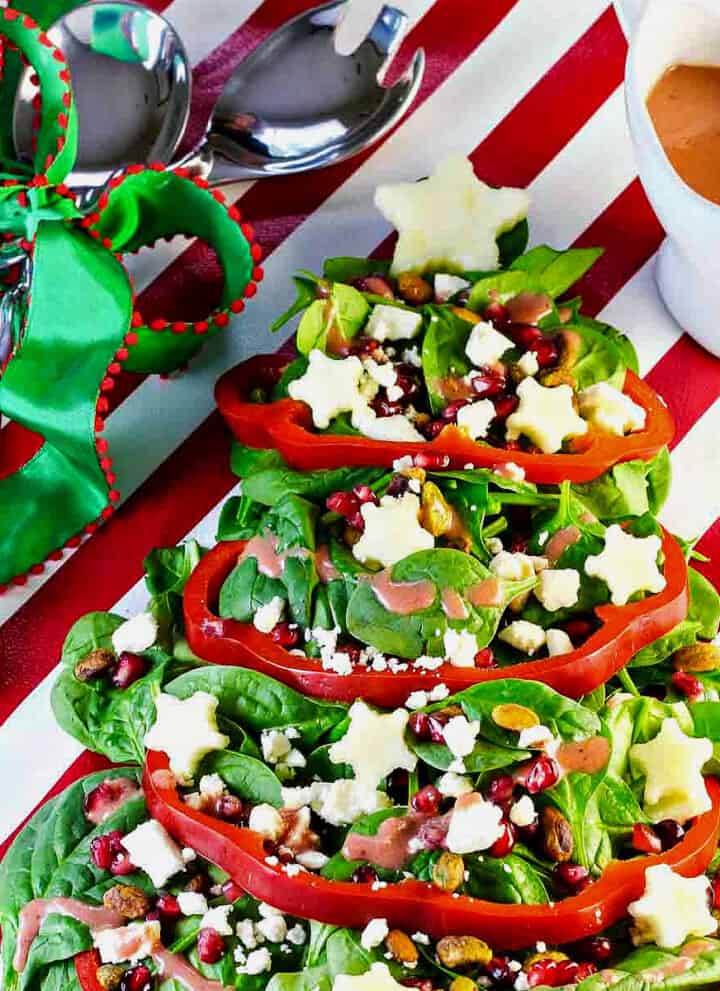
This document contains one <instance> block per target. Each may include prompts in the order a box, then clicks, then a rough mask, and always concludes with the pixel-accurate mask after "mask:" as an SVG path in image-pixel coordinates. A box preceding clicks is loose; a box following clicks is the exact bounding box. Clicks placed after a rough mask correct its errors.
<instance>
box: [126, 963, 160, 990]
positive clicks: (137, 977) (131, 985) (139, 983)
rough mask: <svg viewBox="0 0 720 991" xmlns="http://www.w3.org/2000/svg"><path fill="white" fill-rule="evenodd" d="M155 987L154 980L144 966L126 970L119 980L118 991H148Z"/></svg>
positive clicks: (139, 965)
mask: <svg viewBox="0 0 720 991" xmlns="http://www.w3.org/2000/svg"><path fill="white" fill-rule="evenodd" d="M154 986H155V978H154V977H153V975H152V974H151V973H150V970H149V968H148V967H146V966H145V965H144V964H138V965H137V966H136V967H131V968H130V970H126V971H125V973H124V974H123V976H122V977H121V979H120V991H150V988H152V987H154Z"/></svg>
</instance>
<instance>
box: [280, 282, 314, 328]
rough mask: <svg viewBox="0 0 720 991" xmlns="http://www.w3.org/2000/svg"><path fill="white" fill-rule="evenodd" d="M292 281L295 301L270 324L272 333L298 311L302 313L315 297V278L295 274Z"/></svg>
mask: <svg viewBox="0 0 720 991" xmlns="http://www.w3.org/2000/svg"><path fill="white" fill-rule="evenodd" d="M293 282H294V283H295V292H296V298H295V302H294V303H292V304H291V306H289V307H288V309H287V310H285V312H284V313H281V314H280V316H279V317H278V318H277V319H276V320H273V322H272V323H271V324H270V330H271V331H273V333H275V332H276V331H278V330H281V329H282V328H283V327H284V326H285V324H286V323H288V321H290V320H292V318H293V317H294V316H297V314H298V313H302V311H303V310H305V309H307V307H308V306H310V305H311V304H312V303H313V301H314V300H315V299H316V298H317V279H316V278H315V277H312V278H309V277H308V276H306V275H295V276H293Z"/></svg>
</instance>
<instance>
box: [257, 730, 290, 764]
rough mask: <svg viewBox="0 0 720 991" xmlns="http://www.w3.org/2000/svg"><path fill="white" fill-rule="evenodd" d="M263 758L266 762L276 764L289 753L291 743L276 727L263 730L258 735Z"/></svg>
mask: <svg viewBox="0 0 720 991" xmlns="http://www.w3.org/2000/svg"><path fill="white" fill-rule="evenodd" d="M260 746H261V748H262V755H263V760H265V761H266V762H267V763H268V764H277V762H278V761H279V760H282V759H283V757H287V755H288V754H289V753H290V750H291V745H290V741H289V740H288V738H287V736H286V735H285V734H284V733H282V732H281V731H280V730H277V729H267V730H263V731H262V733H261V735H260Z"/></svg>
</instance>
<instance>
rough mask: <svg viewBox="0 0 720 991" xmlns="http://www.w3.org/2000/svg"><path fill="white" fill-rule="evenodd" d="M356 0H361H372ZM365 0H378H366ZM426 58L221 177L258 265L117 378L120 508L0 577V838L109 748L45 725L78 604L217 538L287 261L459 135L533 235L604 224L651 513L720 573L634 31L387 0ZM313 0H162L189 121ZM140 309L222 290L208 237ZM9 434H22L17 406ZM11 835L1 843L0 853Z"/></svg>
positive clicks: (140, 274) (403, 56) (605, 309)
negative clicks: (649, 177) (370, 99)
mask: <svg viewBox="0 0 720 991" xmlns="http://www.w3.org/2000/svg"><path fill="white" fill-rule="evenodd" d="M363 2H365V0H363ZM368 2H369V0H368ZM398 4H399V6H401V7H403V8H404V9H405V10H406V11H407V13H408V14H409V15H410V20H411V30H410V32H409V35H408V37H407V39H406V42H405V44H404V46H403V49H402V50H401V53H400V55H399V57H398V66H401V65H403V64H406V63H407V60H408V57H409V55H410V54H411V53H412V51H414V49H415V48H416V47H417V46H419V45H422V46H423V47H424V48H425V49H426V52H427V56H428V68H427V72H426V76H425V80H424V83H423V87H422V90H421V93H420V96H419V98H418V100H417V101H416V103H415V105H414V106H413V108H412V112H411V113H410V115H409V116H408V117H407V119H406V120H405V121H404V122H403V123H402V125H401V126H400V127H399V128H398V129H397V130H396V131H395V132H394V133H393V134H392V135H390V136H389V137H388V138H387V139H386V140H385V141H384V142H383V143H382V144H381V145H379V146H377V147H375V148H373V149H372V151H371V152H369V153H366V154H364V155H362V156H360V157H359V158H355V159H353V160H352V161H350V162H345V163H342V164H340V165H337V166H335V167H333V168H330V169H327V170H325V171H322V172H317V173H313V174H311V175H307V176H298V177H295V178H290V179H281V180H274V181H260V182H257V183H254V184H250V183H243V184H238V185H237V186H236V187H230V189H229V190H228V192H229V194H230V198H231V199H234V200H236V201H237V203H238V206H239V207H240V209H241V210H242V212H243V214H244V216H245V219H247V220H249V221H251V222H252V223H253V224H254V226H255V228H256V231H257V236H258V239H259V241H260V242H261V243H262V244H263V246H264V247H265V250H266V254H267V257H266V261H265V262H264V265H265V273H266V274H265V282H264V285H263V286H262V287H261V292H260V293H259V294H258V296H257V298H256V299H254V300H253V301H252V303H251V305H250V306H249V307H248V310H247V312H246V314H245V315H243V316H242V317H241V318H239V319H237V321H236V323H235V325H234V326H233V327H231V328H230V331H229V332H228V333H227V334H225V335H224V336H222V337H220V338H219V339H217V340H215V341H213V342H212V343H211V344H210V346H208V347H207V349H206V350H205V351H204V353H203V354H202V356H201V357H200V358H199V359H198V360H196V361H195V362H194V363H193V367H192V369H191V371H190V372H189V373H187V374H185V375H183V376H181V377H180V378H177V379H172V380H161V379H159V378H147V379H142V378H141V377H139V376H133V377H130V376H128V377H126V378H125V379H124V380H122V387H121V388H120V389H118V390H116V392H115V393H114V400H113V401H114V403H115V406H114V409H113V412H112V415H111V416H110V419H109V426H108V434H107V435H108V437H109V440H110V443H111V449H112V453H113V456H114V461H115V465H116V470H117V475H118V484H119V487H120V489H121V490H122V492H123V494H124V502H123V503H122V505H121V508H120V509H119V511H118V513H117V515H116V516H115V518H114V519H113V520H112V521H111V523H110V524H109V525H108V526H107V527H105V528H104V529H103V530H102V531H100V532H99V533H98V534H96V535H95V536H94V537H92V538H91V539H89V540H88V541H87V542H86V543H84V544H83V545H82V546H81V547H79V548H77V549H75V550H73V551H71V552H70V553H67V554H66V555H65V556H64V558H63V560H62V561H60V562H58V563H57V564H55V565H53V566H52V567H51V568H49V569H47V570H46V571H45V572H44V573H43V574H42V575H40V576H37V577H33V578H32V579H31V580H30V581H29V582H28V584H27V585H26V586H24V587H21V588H14V589H12V590H11V591H10V592H9V593H8V594H6V595H5V596H3V597H2V598H0V722H3V727H2V730H0V780H1V781H2V782H3V788H2V797H1V798H0V810H1V812H0V842H2V841H4V843H5V845H6V844H7V842H8V840H9V838H10V837H11V836H12V834H13V833H14V831H15V830H16V829H17V827H18V826H19V825H20V824H21V823H22V822H23V821H24V820H25V819H26V817H27V816H28V815H29V814H30V813H31V812H32V811H33V810H34V809H35V807H36V806H37V805H38V804H39V803H41V802H42V801H43V800H44V798H45V797H46V796H47V795H48V794H49V793H52V792H53V791H55V790H57V789H58V788H60V787H62V786H63V785H65V784H67V783H68V782H69V781H70V780H72V779H73V778H75V777H77V776H78V775H79V774H82V773H86V772H88V771H89V770H91V769H94V768H95V767H99V766H102V761H101V760H100V759H99V758H97V757H94V756H92V755H90V754H88V753H87V752H82V750H81V748H80V747H79V746H78V745H77V744H76V743H75V742H74V741H73V740H71V739H70V738H68V737H66V736H65V735H64V734H63V733H62V732H61V731H60V730H59V729H58V728H57V727H56V726H55V724H54V721H53V718H52V715H51V712H50V705H49V698H50V687H51V684H52V681H53V679H54V677H55V667H56V664H57V658H58V655H59V650H60V646H61V644H62V641H63V637H64V635H65V633H66V631H67V629H68V627H69V626H70V624H71V623H72V622H73V621H74V620H75V619H77V618H78V616H80V615H81V614H82V613H84V612H87V611H88V610H92V609H111V608H117V609H118V611H120V612H131V611H133V610H137V609H138V608H141V607H142V603H143V592H142V585H141V582H140V581H139V580H140V578H141V574H142V567H141V565H142V559H143V556H144V555H145V554H146V553H147V552H148V551H149V550H150V549H151V548H152V547H153V546H155V545H167V544H174V543H175V542H176V541H179V540H182V539H183V537H185V536H186V535H187V534H188V533H193V534H195V535H198V536H199V537H200V538H201V539H205V540H207V541H210V540H211V539H212V534H213V532H214V526H215V521H216V519H217V513H218V508H219V504H220V503H222V501H223V500H224V499H225V497H226V496H227V495H228V494H229V492H230V491H231V489H232V488H233V486H234V484H235V482H236V479H234V478H233V476H232V475H231V474H230V471H229V468H228V441H227V437H226V435H225V433H224V431H223V428H222V424H221V421H220V418H219V416H218V414H217V413H215V412H214V411H213V398H212V386H213V384H214V382H215V380H216V379H217V377H218V376H219V375H220V374H221V373H222V372H223V371H224V370H225V369H226V368H228V367H230V366H232V365H234V364H235V363H237V362H238V361H240V360H241V359H243V358H245V357H247V356H248V355H249V354H252V353H254V352H258V351H265V350H271V349H274V348H276V347H277V346H278V345H279V344H280V343H281V341H279V340H278V339H277V338H272V337H271V335H270V334H269V332H268V329H267V328H268V325H269V323H270V322H271V320H272V318H273V317H275V316H276V315H277V313H278V312H280V311H281V310H282V309H284V307H285V305H286V304H287V303H288V301H289V299H290V296H291V293H292V285H291V281H290V276H291V275H292V273H293V272H294V271H295V270H296V269H297V268H299V267H304V268H310V269H315V270H317V269H319V268H320V266H321V262H322V260H323V258H324V257H325V256H327V255H332V254H366V253H370V252H371V251H373V249H374V248H376V247H377V246H378V244H379V243H381V242H382V241H383V240H384V239H385V238H386V237H387V236H388V233H389V231H388V228H387V225H386V224H385V222H384V221H383V219H382V217H381V216H380V215H379V214H377V213H376V212H375V211H374V209H373V207H372V197H373V193H374V189H375V187H376V185H377V184H378V183H379V182H381V181H389V180H393V181H397V180H402V179H414V178H418V177H420V176H423V175H427V174H428V173H429V172H430V171H431V170H432V167H433V165H434V163H435V162H436V161H437V160H438V159H440V158H441V157H442V156H443V155H445V154H447V153H449V152H452V151H456V150H461V151H462V152H464V153H466V154H468V155H469V156H470V157H471V158H472V160H473V162H474V165H475V168H476V170H477V172H478V174H479V175H480V176H481V177H482V178H483V179H485V180H486V181H488V182H490V183H493V184H496V185H517V186H528V187H529V189H530V192H531V194H532V208H531V214H530V222H531V238H532V241H533V242H534V243H539V242H548V243H550V244H552V245H555V246H557V247H562V246H565V245H570V244H575V245H602V246H604V247H605V248H606V253H605V255H604V256H603V258H602V259H601V260H600V261H599V262H598V264H597V265H596V266H595V267H594V269H593V270H592V271H591V273H590V274H589V275H588V276H587V277H586V279H585V280H584V285H583V287H582V289H583V295H584V298H585V306H586V309H587V310H588V311H589V312H591V313H592V314H599V315H600V316H601V317H602V318H603V319H605V320H607V321H609V322H610V323H613V324H615V325H617V326H619V327H621V328H622V329H623V330H625V331H626V332H628V333H629V334H630V335H631V337H632V338H633V340H634V342H635V345H636V347H637V349H638V351H639V354H640V362H641V366H642V373H643V375H645V377H646V378H647V379H648V380H649V381H650V382H651V383H652V385H653V386H654V387H655V388H656V389H658V391H659V392H660V393H661V394H662V395H663V396H664V397H665V399H666V400H667V403H668V405H669V406H670V408H671V410H672V412H673V415H674V417H675V420H676V423H677V433H676V436H675V440H674V444H673V452H672V460H673V466H674V476H675V481H674V487H673V491H672V495H671V497H670V500H669V502H668V504H667V506H666V508H665V511H664V513H663V520H664V522H665V523H666V524H667V525H668V526H669V527H670V528H671V529H673V530H675V531H676V532H678V533H680V534H682V535H683V536H694V535H697V534H703V536H702V539H701V541H700V549H701V550H702V551H704V552H705V553H706V554H710V555H713V556H714V557H715V560H714V561H713V562H712V563H711V564H709V565H707V566H703V570H704V571H705V573H706V574H708V575H709V576H710V577H713V578H715V579H716V580H718V579H720V519H718V518H719V517H720V402H718V397H719V396H720V361H718V360H716V359H714V358H712V357H711V356H709V355H708V354H707V353H705V352H703V351H702V350H701V349H700V348H699V347H698V346H697V345H695V344H694V343H693V342H692V341H691V340H690V338H689V337H687V336H686V335H685V334H683V332H682V330H681V328H679V327H678V326H677V325H676V324H675V323H674V322H673V320H672V319H671V318H670V317H669V316H668V314H667V313H666V312H665V310H664V309H663V307H662V305H661V303H660V301H659V299H658V297H657V294H656V292H655V287H654V283H653V275H652V272H653V264H654V258H655V255H656V252H657V250H658V247H659V245H660V243H661V240H662V237H663V232H662V230H661V228H660V226H659V224H658V222H657V220H656V218H655V216H654V214H653V212H652V210H651V209H650V206H649V204H648V202H647V200H646V198H645V195H644V193H643V190H642V187H641V186H640V183H639V181H638V179H637V176H636V171H635V164H634V160H633V153H632V148H631V144H630V140H629V137H628V133H627V129H626V123H625V111H624V105H623V89H622V80H623V68H624V62H625V55H626V42H625V39H624V36H623V34H622V31H621V29H620V26H619V24H618V21H617V19H616V16H615V13H614V11H613V8H612V6H611V5H608V2H607V0H580V2H578V0H398ZM312 5H313V0H310V2H308V0H264V2H258V0H173V2H170V0H153V2H152V6H154V7H155V8H157V9H158V10H162V11H164V12H165V14H166V15H167V16H168V17H169V18H170V20H171V21H172V22H173V23H174V24H175V26H176V27H177V28H178V30H179V31H180V32H181V33H182V35H183V37H184V39H185V40H186V43H187V47H188V49H189V52H190V55H191V58H192V60H193V63H194V66H195V72H194V75H195V84H196V102H197V104H198V111H197V115H196V119H197V120H200V119H201V117H202V113H203V111H207V109H208V107H209V106H210V105H211V102H212V99H213V98H214V96H215V95H216V94H217V93H218V91H219V88H220V87H221V86H222V84H223V82H224V80H225V78H226V77H227V75H228V74H229V72H230V71H231V70H232V68H233V66H234V65H235V64H236V63H237V62H238V61H239V60H240V59H241V58H242V57H243V56H245V55H246V54H247V53H248V52H249V51H251V50H252V48H253V47H254V46H255V45H257V44H258V42H259V41H261V40H262V39H263V38H264V37H265V36H266V35H267V34H268V32H270V31H271V30H272V29H273V28H275V27H276V26H277V25H278V24H280V23H282V21H284V20H285V19H287V18H288V17H290V16H293V15H294V14H296V13H298V12H300V11H301V10H303V9H306V8H307V7H309V6H312ZM136 274H137V280H138V286H139V288H140V289H142V312H143V313H144V314H149V315H163V316H168V315H170V314H171V313H173V314H174V313H179V314H181V315H182V316H184V317H189V316H192V315H194V313H196V312H198V311H203V310H204V309H207V306H206V303H207V300H208V298H211V297H212V295H213V293H216V292H217V289H218V272H217V268H216V266H215V264H214V261H213V258H212V257H211V256H209V255H208V252H207V251H206V250H205V249H204V248H203V246H202V245H191V246H189V247H187V246H183V247H182V248H178V247H177V246H176V245H174V244H173V245H169V246H164V247H163V249H162V251H161V252H159V253H154V254H152V255H147V256H146V255H143V256H142V257H141V258H140V259H138V262H137V268H136ZM3 444H4V445H5V450H8V449H9V446H12V445H13V444H14V445H16V446H17V447H18V448H22V444H23V439H22V437H21V436H20V434H19V432H17V431H16V430H15V428H14V427H13V426H12V425H11V426H9V427H7V426H6V428H5V430H4V431H3ZM3 849H4V846H1V847H0V852H1V851H2V850H3Z"/></svg>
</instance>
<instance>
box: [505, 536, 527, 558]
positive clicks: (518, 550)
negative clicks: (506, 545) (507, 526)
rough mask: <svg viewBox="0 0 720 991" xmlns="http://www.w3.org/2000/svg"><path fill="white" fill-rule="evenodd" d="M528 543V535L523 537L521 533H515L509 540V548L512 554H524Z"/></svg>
mask: <svg viewBox="0 0 720 991" xmlns="http://www.w3.org/2000/svg"><path fill="white" fill-rule="evenodd" d="M529 543H530V539H529V537H523V536H522V535H521V534H516V535H515V536H514V537H513V538H512V540H511V541H510V550H511V552H512V553H513V554H524V553H525V552H526V551H527V549H528V544H529Z"/></svg>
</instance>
